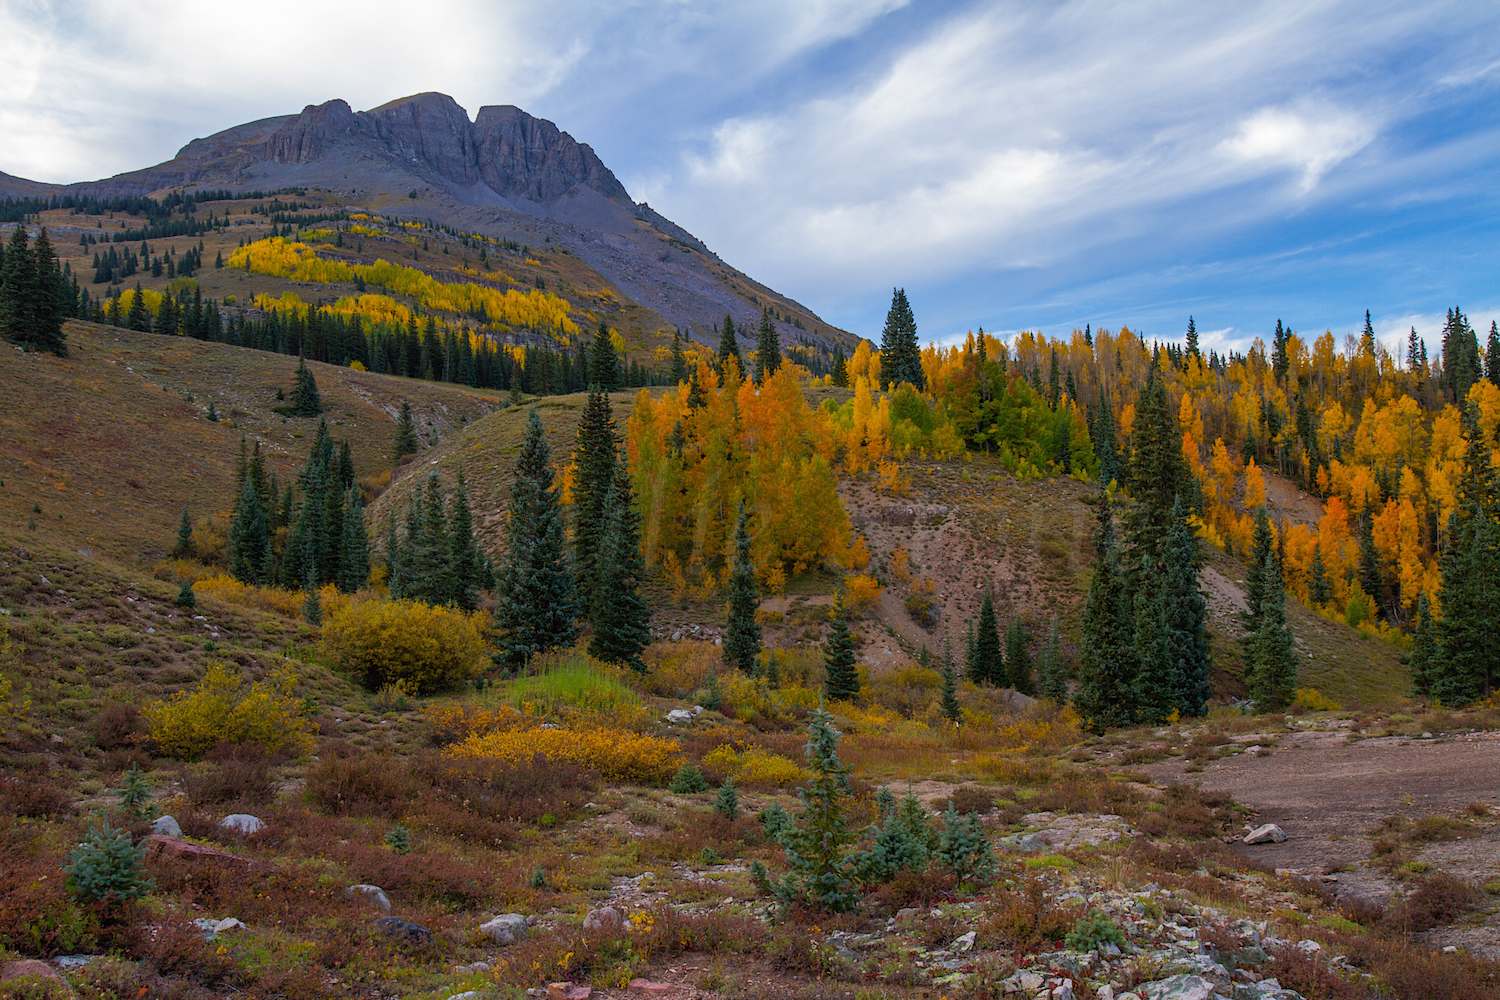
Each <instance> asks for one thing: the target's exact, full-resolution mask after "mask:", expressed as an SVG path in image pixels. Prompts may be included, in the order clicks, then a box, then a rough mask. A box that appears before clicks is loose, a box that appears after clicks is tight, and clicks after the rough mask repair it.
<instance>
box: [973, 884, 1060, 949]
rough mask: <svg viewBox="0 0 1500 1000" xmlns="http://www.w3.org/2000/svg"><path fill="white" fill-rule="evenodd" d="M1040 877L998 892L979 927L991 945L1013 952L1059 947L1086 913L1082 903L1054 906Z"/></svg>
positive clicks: (982, 937) (986, 945)
mask: <svg viewBox="0 0 1500 1000" xmlns="http://www.w3.org/2000/svg"><path fill="white" fill-rule="evenodd" d="M1051 896H1052V893H1050V892H1049V891H1048V889H1047V884H1046V882H1045V881H1044V880H1043V879H1042V878H1040V877H1032V878H1028V879H1027V880H1026V882H1025V883H1024V884H1023V885H1022V886H1021V887H1020V888H1019V890H1012V891H1003V892H998V893H996V894H995V896H994V899H993V901H992V902H991V903H990V904H989V905H988V906H987V907H986V912H985V914H984V916H983V917H982V918H981V919H980V922H979V926H978V928H977V930H978V931H979V934H978V937H979V939H980V940H981V941H982V942H984V946H985V947H988V948H1005V949H1007V950H1009V951H1011V952H1012V953H1013V954H1024V953H1026V952H1032V951H1037V950H1039V949H1041V948H1043V947H1046V946H1053V947H1055V946H1057V945H1059V944H1061V943H1062V941H1063V938H1065V937H1066V936H1067V935H1068V933H1069V932H1070V931H1071V930H1073V928H1074V927H1075V926H1077V924H1078V922H1079V920H1081V919H1082V918H1083V916H1084V909H1083V905H1082V903H1079V902H1072V903H1065V904H1062V905H1055V904H1054V903H1053V902H1052V899H1051Z"/></svg>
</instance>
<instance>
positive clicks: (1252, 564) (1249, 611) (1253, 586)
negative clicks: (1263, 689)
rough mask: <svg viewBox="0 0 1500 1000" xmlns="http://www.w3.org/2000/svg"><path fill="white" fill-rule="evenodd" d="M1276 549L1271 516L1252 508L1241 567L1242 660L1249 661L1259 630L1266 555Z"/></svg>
mask: <svg viewBox="0 0 1500 1000" xmlns="http://www.w3.org/2000/svg"><path fill="white" fill-rule="evenodd" d="M1275 548H1276V540H1275V538H1273V537H1272V535H1271V519H1270V518H1269V517H1267V516H1266V509H1265V508H1264V507H1257V508H1256V510H1255V528H1254V531H1253V533H1252V535H1251V540H1250V559H1249V565H1247V566H1246V567H1245V610H1244V611H1243V612H1242V613H1241V616H1242V618H1243V619H1244V622H1245V660H1246V662H1251V661H1252V660H1253V656H1252V654H1253V652H1254V649H1255V633H1257V632H1259V631H1260V605H1261V601H1262V600H1263V599H1264V598H1265V594H1266V569H1265V567H1266V556H1268V555H1270V554H1271V553H1272V552H1273V551H1274V550H1275Z"/></svg>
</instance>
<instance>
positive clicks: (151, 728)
mask: <svg viewBox="0 0 1500 1000" xmlns="http://www.w3.org/2000/svg"><path fill="white" fill-rule="evenodd" d="M141 717H142V719H143V720H144V721H145V723H146V729H147V732H148V733H150V735H151V739H152V740H153V741H154V742H155V743H156V745H157V746H158V747H160V748H161V752H162V753H164V754H166V755H168V756H170V757H179V758H182V759H185V760H192V759H196V758H198V757H202V756H203V755H204V754H205V753H207V752H208V751H209V750H210V749H212V748H213V747H214V746H215V745H216V744H218V743H221V742H229V743H253V744H255V745H257V746H261V747H265V748H266V749H267V750H271V751H287V752H291V753H295V754H301V753H306V752H307V751H308V750H310V749H311V748H312V736H311V730H312V723H311V722H310V721H309V720H307V719H305V718H303V717H302V703H301V701H300V700H299V699H298V698H297V697H296V676H295V675H294V674H293V673H292V672H291V671H290V670H286V671H283V672H281V673H278V674H274V675H272V676H271V677H268V678H267V679H266V680H263V681H259V682H256V683H253V684H251V683H247V682H246V681H245V679H244V678H242V677H241V676H240V675H239V673H238V671H234V670H231V668H230V667H229V666H228V665H226V664H224V663H221V662H219V661H217V660H210V661H209V663H208V671H207V673H206V674H204V677H203V680H201V681H199V682H198V683H197V684H196V685H194V687H193V688H192V689H190V690H187V691H179V692H178V693H177V694H175V695H173V696H172V697H171V698H170V699H168V700H166V701H155V702H152V703H151V704H150V705H147V706H146V709H145V710H144V711H143V712H142V713H141Z"/></svg>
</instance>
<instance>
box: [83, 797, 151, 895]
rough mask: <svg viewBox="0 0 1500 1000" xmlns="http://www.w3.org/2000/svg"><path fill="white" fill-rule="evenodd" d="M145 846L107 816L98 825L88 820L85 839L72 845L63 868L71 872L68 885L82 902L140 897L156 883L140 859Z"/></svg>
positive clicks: (144, 855) (143, 855)
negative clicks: (114, 827) (117, 828)
mask: <svg viewBox="0 0 1500 1000" xmlns="http://www.w3.org/2000/svg"><path fill="white" fill-rule="evenodd" d="M145 857H146V849H145V848H144V847H137V846H136V845H135V844H133V843H131V842H130V834H128V833H126V832H125V831H124V830H114V829H112V828H111V827H110V825H109V819H108V817H104V818H101V819H100V821H99V825H98V826H95V825H94V824H93V823H92V822H91V823H89V831H88V834H87V835H86V836H85V837H84V839H83V842H82V843H80V844H79V845H78V846H77V847H75V848H73V852H72V854H70V855H69V856H68V862H69V863H68V864H66V865H64V866H63V871H65V872H67V873H68V888H69V889H71V890H72V891H73V895H74V896H75V897H77V899H78V901H79V902H81V903H94V902H104V903H107V904H111V905H115V906H118V905H119V904H120V903H123V902H125V901H126V900H130V899H141V898H143V897H145V896H146V894H147V893H149V892H150V891H151V890H152V889H155V888H156V883H155V882H154V881H153V880H151V879H149V878H146V877H145V875H144V872H143V871H142V868H141V862H142V861H143V860H144V859H145Z"/></svg>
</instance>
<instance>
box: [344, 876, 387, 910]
mask: <svg viewBox="0 0 1500 1000" xmlns="http://www.w3.org/2000/svg"><path fill="white" fill-rule="evenodd" d="M344 895H345V896H348V897H349V898H350V899H362V900H364V901H365V902H366V903H369V904H370V905H372V906H378V907H380V908H381V909H382V910H384V911H385V912H387V913H390V912H391V899H390V897H389V896H387V895H386V894H385V890H384V889H382V888H380V886H378V885H365V884H363V883H361V884H359V885H351V886H349V887H348V888H347V889H345V890H344Z"/></svg>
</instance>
